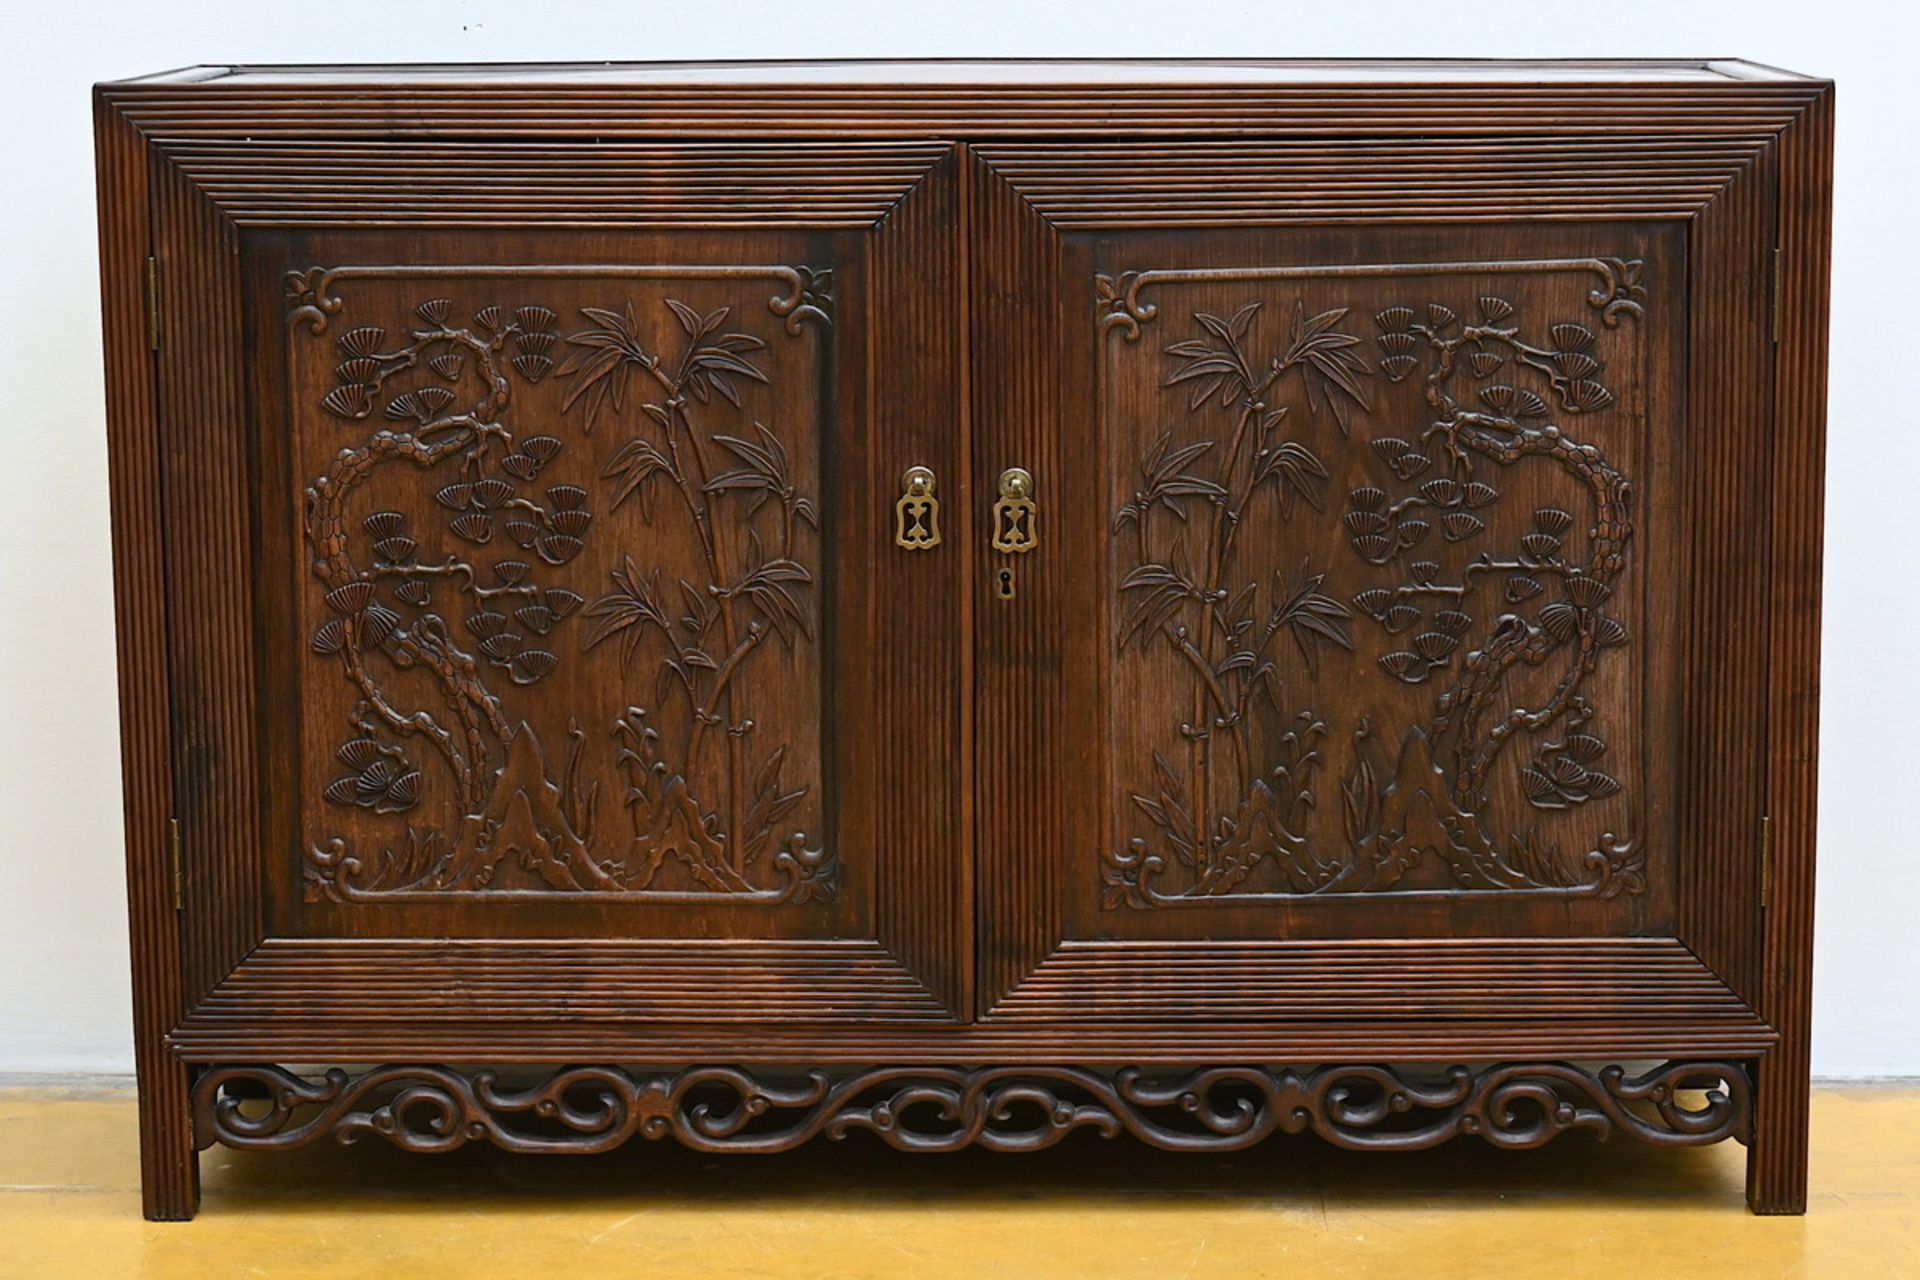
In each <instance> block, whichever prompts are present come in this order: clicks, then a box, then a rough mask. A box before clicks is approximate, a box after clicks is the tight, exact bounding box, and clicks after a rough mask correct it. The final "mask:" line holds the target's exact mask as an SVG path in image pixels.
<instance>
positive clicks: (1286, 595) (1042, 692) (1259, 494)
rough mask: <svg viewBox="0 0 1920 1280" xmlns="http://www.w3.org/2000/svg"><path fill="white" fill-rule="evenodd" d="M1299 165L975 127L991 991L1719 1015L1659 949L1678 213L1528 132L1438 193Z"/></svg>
mask: <svg viewBox="0 0 1920 1280" xmlns="http://www.w3.org/2000/svg"><path fill="white" fill-rule="evenodd" d="M1382 150H1384V151H1387V152H1391V151H1392V150H1393V149H1392V148H1391V147H1383V148H1382ZM1290 163H1292V162H1291V161H1288V160H1285V159H1284V158H1280V159H1276V158H1275V157H1274V155H1273V154H1271V153H1263V152H1262V151H1261V150H1260V149H1259V148H1256V147H1251V146H1246V145H1239V144H1221V145H1219V146H1217V147H1207V146H1198V145H1194V146H1187V147H1180V148H1165V149H1160V150H1154V149H1150V148H1143V147H1135V146H1121V145H1115V146H1113V147H1112V148H1110V149H1108V150H1106V151H1105V152H1104V153H1103V152H1102V150H1101V149H1100V148H1094V149H1092V150H1091V152H1090V151H1089V149H1087V148H1076V149H1075V151H1074V152H1073V153H1071V154H1069V153H1067V152H1066V151H1064V150H1062V151H1055V150H1054V149H1052V148H1048V147H1044V146H1034V147H1025V148H1012V147H1009V148H1004V149H1001V150H996V151H988V152H986V153H985V154H984V155H977V156H976V166H977V169H976V181H975V191H976V193H977V194H976V197H975V198H976V210H975V216H976V219H977V220H978V222H979V224H980V225H982V226H983V228H984V229H985V231H986V243H987V244H989V245H990V246H992V248H991V249H990V250H989V252H988V253H987V254H986V255H985V260H984V262H983V263H982V265H981V266H980V268H979V269H980V271H981V272H982V273H984V275H985V280H984V281H983V282H982V283H983V284H984V286H985V287H984V289H983V293H982V296H984V297H985V298H987V299H989V300H990V303H989V305H988V306H986V307H984V308H976V311H975V317H976V318H975V321H974V325H975V349H976V353H977V360H976V362H977V365H978V370H977V373H976V377H977V379H978V383H979V389H978V393H977V395H976V404H977V405H978V421H979V426H978V429H977V430H976V435H975V452H974V463H975V467H974V470H975V474H976V475H977V476H980V477H982V478H990V477H993V476H995V475H998V474H1000V473H1001V471H1002V470H1003V469H1005V468H1007V467H1015V466H1017V467H1020V468H1022V469H1024V470H1026V471H1028V472H1029V473H1030V474H1031V475H1032V477H1033V479H1032V483H1031V486H1030V490H1031V492H1030V500H1031V502H1032V503H1033V511H1032V514H1031V516H1030V517H1029V519H1030V521H1031V527H1032V532H1033V540H1034V546H1033V547H1032V549H1031V550H1030V551H1027V552H1024V553H1021V554H1002V553H1001V552H999V551H998V550H997V549H995V548H992V547H987V548H983V549H982V554H983V555H984V556H985V557H986V560H987V563H988V565H989V571H988V572H987V573H986V574H985V575H983V579H984V590H983V593H982V597H981V599H979V600H978V601H977V602H976V615H977V616H978V617H979V618H980V619H981V625H980V631H979V634H980V636H981V647H980V653H979V659H978V676H979V698H980V703H979V710H978V733H977V745H978V757H979V758H978V767H979V771H980V777H981V787H982V804H981V806H980V820H979V828H980V837H981V860H980V868H979V880H980V883H979V891H980V899H981V902H982V904H983V909H984V911H985V913H986V918H985V936H984V938H983V943H984V944H985V945H983V948H982V956H983V961H982V963H983V966H984V972H983V978H982V982H981V990H982V998H983V1005H984V1007H985V1009H986V1010H987V1011H989V1012H991V1013H993V1014H995V1015H996V1016H1000V1017H1006V1018H1048V1019H1076V1018H1128V1019H1134V1018H1138V1019H1143V1020H1160V1019H1166V1018H1188V1019H1194V1018H1200V1019H1208V1020H1219V1021H1223V1022H1225V1021H1234V1020H1246V1019H1255V1020H1270V1019H1291V1018H1302V1017H1306V1018H1311V1017H1321V1016H1325V1017H1333V1018H1342V1017H1353V1016H1386V1015H1397V1016H1415V1017H1427V1016H1435V1017H1443V1018H1449V1019H1454V1020H1461V1019H1465V1020H1472V1019H1476V1018H1495V1019H1497V1018H1501V1017H1508V1016H1516V1014H1518V1015H1521V1016H1528V1017H1540V1016H1548V1017H1552V1016H1569V1017H1580V1018H1591V1017H1608V1016H1616V1015H1617V1016H1618V1017H1621V1018H1626V1017H1643V1016H1647V1015H1648V1014H1649V1012H1651V1013H1652V1015H1654V1016H1664V1013H1666V1012H1685V1011H1688V1010H1691V1011H1692V1013H1696V1014H1697V1013H1701V1012H1707V1013H1711V1012H1715V1011H1719V1012H1725V1013H1729V1014H1731V1013H1734V1012H1736V1011H1738V1010H1739V1009H1740V1002H1739V1001H1738V1000H1737V998H1736V996H1735V994H1734V993H1733V992H1732V991H1731V990H1730V989H1729V988H1728V986H1727V984H1726V983H1725V981H1723V980H1722V979H1721V977H1720V976H1719V975H1717V974H1716V973H1714V972H1713V971H1712V970H1710V969H1709V968H1708V967H1707V966H1706V965H1704V964H1702V963H1701V961H1700V960H1699V959H1698V958H1697V957H1696V956H1695V955H1694V954H1693V953H1692V952H1691V951H1690V950H1689V949H1688V947H1687V946H1686V945H1685V943H1684V942H1683V941H1682V940H1681V936H1680V935H1681V933H1682V929H1681V925H1682V924H1683V923H1684V921H1683V917H1685V916H1686V915H1687V913H1688V910H1689V909H1690V908H1689V907H1688V906H1687V904H1686V902H1685V897H1686V894H1687V892H1688V891H1689V889H1690V888H1695V889H1697V888H1698V887H1699V886H1697V885H1693V884H1692V883H1691V882H1692V881H1693V880H1697V879H1698V877H1699V872H1700V870H1701V867H1702V866H1703V865H1704V863H1703V861H1702V859H1703V857H1704V856H1705V855H1704V853H1703V849H1702V842H1703V839H1705V837H1703V836H1702V834H1701V833H1703V832H1706V831H1707V830H1708V829H1709V827H1710V826H1711V825H1712V819H1713V815H1712V814H1710V813H1709V812H1708V811H1707V807H1705V806H1703V802H1702V799H1701V798H1702V797H1703V796H1705V795H1707V793H1708V791H1709V790H1710V780H1707V779H1704V778H1702V777H1695V776H1693V775H1692V774H1690V772H1689V769H1690V762H1693V761H1697V760H1698V759H1699V752H1698V750H1697V747H1698V743H1699V741H1701V740H1705V739H1706V738H1707V737H1708V736H1709V735H1711V734H1712V732H1713V726H1712V725H1710V724H1707V723H1705V722H1704V721H1702V720H1700V719H1699V717H1697V716H1694V717H1692V718H1691V719H1690V715H1691V713H1690V710H1689V707H1690V705H1691V704H1690V703H1689V700H1688V696H1687V695H1688V689H1687V687H1686V686H1687V683H1688V681H1689V678H1690V677H1689V674H1688V673H1689V665H1688V664H1689V663H1690V662H1691V663H1701V662H1702V659H1703V655H1702V654H1701V653H1699V652H1690V651H1689V650H1690V649H1698V648H1699V642H1698V641H1697V640H1692V641H1690V640H1688V639H1687V636H1688V635H1689V634H1692V635H1695V636H1698V635H1700V634H1701V632H1700V631H1699V630H1698V629H1694V630H1693V631H1692V632H1691V633H1690V632H1689V629H1688V627H1687V626H1686V625H1685V623H1686V619H1687V616H1688V614H1689V611H1690V610H1693V609H1696V608H1698V607H1699V606H1700V604H1701V601H1700V599H1699V598H1698V594H1697V590H1696V588H1697V587H1698V586H1699V583H1700V579H1698V578H1697V577H1696V570H1697V569H1698V568H1699V565H1698V564H1696V561H1695V559H1694V557H1693V556H1691V555H1690V554H1689V550H1688V548H1689V546H1690V539H1691V538H1692V536H1693V531H1692V528H1691V525H1690V512H1691V508H1692V505H1693V504H1690V502H1689V501H1688V498H1687V493H1688V485H1689V484H1690V483H1693V482H1695V481H1699V482H1700V483H1702V484H1705V483H1706V482H1705V481H1704V480H1701V479H1700V475H1701V474H1702V473H1698V472H1697V471H1696V470H1691V469H1690V468H1689V465H1688V458H1689V452H1688V451H1689V447H1690V438H1689V421H1690V418H1689V413H1688V402H1689V388H1688V385H1687V344H1688V340H1689V325H1690V320H1689V315H1688V310H1687V298H1688V292H1689V272H1690V269H1691V267H1690V248H1689V234H1688V233H1689V224H1688V221H1687V220H1686V219H1684V218H1679V217H1675V218H1673V219H1660V218H1633V219H1625V218H1617V217H1616V218H1601V217H1579V216H1573V215H1575V214H1577V213H1579V212H1580V211H1581V209H1582V208H1583V206H1582V204H1581V201H1582V200H1589V201H1590V199H1591V198H1590V196H1583V195H1582V194H1581V193H1579V192H1578V191H1575V190H1573V189H1571V188H1566V187H1564V186H1561V185H1556V182H1557V179H1554V178H1553V177H1552V176H1551V175H1552V171H1553V170H1554V169H1555V167H1556V162H1555V161H1554V159H1553V158H1552V157H1550V156H1544V155H1543V156H1541V157H1540V158H1538V159H1536V160H1533V161H1526V160H1515V161H1510V162H1508V167H1509V168H1513V167H1516V166H1518V167H1520V168H1524V167H1525V166H1526V165H1527V164H1528V163H1533V164H1535V165H1537V166H1538V168H1539V169H1540V177H1539V182H1540V184H1541V185H1540V186H1539V187H1537V188H1527V187H1525V185H1524V182H1523V178H1524V175H1516V174H1509V181H1510V183H1512V184H1513V185H1512V186H1511V187H1510V188H1509V189H1506V190H1504V191H1502V190H1497V189H1495V188H1494V186H1493V185H1492V184H1491V182H1490V181H1489V180H1488V179H1486V178H1484V177H1483V178H1480V179H1473V178H1471V177H1469V178H1465V179H1462V182H1463V183H1472V182H1474V181H1478V182H1479V184H1480V186H1479V188H1478V189H1477V190H1478V194H1477V195H1475V194H1473V193H1472V192H1469V193H1468V195H1467V197H1466V198H1465V205H1466V210H1465V212H1466V214H1469V215H1470V214H1473V213H1474V212H1475V209H1476V208H1478V206H1475V205H1474V201H1475V200H1478V201H1479V202H1480V205H1483V206H1485V208H1484V210H1482V211H1481V212H1482V216H1446V217H1442V216H1438V215H1436V216H1434V217H1430V218H1419V217H1407V216H1392V207H1393V204H1394V201H1395V199H1396V197H1394V196H1393V195H1392V194H1391V179H1392V174H1391V169H1392V166H1394V165H1400V166H1402V167H1404V166H1406V165H1408V164H1411V163H1413V161H1412V160H1410V159H1408V158H1407V157H1405V156H1402V157H1400V158H1399V159H1394V158H1393V156H1391V155H1389V156H1388V157H1387V158H1386V159H1384V160H1383V159H1380V158H1378V157H1375V158H1374V159H1372V160H1369V159H1367V158H1366V157H1364V156H1361V157H1359V158H1357V159H1355V158H1350V159H1349V160H1348V161H1346V162H1345V163H1347V164H1348V165H1349V166H1350V167H1352V168H1353V169H1354V170H1355V172H1356V174H1358V175H1361V176H1364V174H1365V172H1366V170H1367V166H1368V165H1369V164H1374V165H1381V164H1384V165H1386V166H1388V169H1387V170H1385V171H1382V172H1381V173H1378V174H1376V175H1375V177H1376V182H1375V184H1374V186H1373V187H1372V188H1369V187H1368V186H1367V185H1366V184H1365V183H1362V182H1359V181H1358V180H1357V179H1356V181H1355V183H1354V185H1353V187H1352V191H1353V194H1351V195H1341V194H1337V193H1335V194H1329V195H1325V196H1324V197H1323V199H1324V200H1325V201H1326V202H1327V203H1328V205H1330V206H1333V207H1330V208H1327V209H1323V210H1321V211H1320V212H1319V213H1318V215H1317V216H1316V215H1315V214H1314V213H1313V211H1311V210H1307V209H1304V208H1300V209H1295V208H1293V207H1292V206H1290V205H1289V204H1288V200H1289V197H1288V195H1287V181H1288V175H1287V165H1288V164H1290ZM1333 163H1338V162H1333ZM1323 190H1324V188H1323ZM1343 190H1345V188H1343ZM1527 190H1531V191H1533V193H1534V194H1533V195H1532V196H1529V197H1528V198H1529V199H1534V200H1537V201H1538V202H1544V203H1545V204H1546V205H1548V206H1550V207H1548V208H1546V209H1545V214H1544V216H1540V217H1520V216H1517V214H1516V212H1515V211H1516V209H1517V208H1518V206H1520V205H1522V204H1524V203H1525V200H1523V199H1522V198H1521V196H1520V195H1518V194H1516V193H1517V192H1521V191H1527ZM1343 200H1345V201H1347V202H1348V203H1349V204H1351V205H1352V208H1351V209H1350V210H1348V212H1350V213H1351V214H1352V215H1353V216H1351V217H1344V216H1341V210H1340V208H1339V207H1338V206H1339V205H1340V203H1341V201H1343ZM1556 200H1558V201H1559V204H1558V205H1555V204H1554V202H1555V201H1556ZM1406 203H1408V204H1409V205H1412V204H1416V203H1417V201H1415V200H1414V199H1413V198H1412V197H1407V198H1406ZM1502 211H1505V212H1506V215H1507V216H1496V215H1498V214H1500V213H1501V212H1502ZM1699 283H1700V282H1699V281H1697V280H1696V281H1695V282H1694V284H1695V286H1696V287H1698V285H1699ZM1721 323H1724V324H1725V325H1727V326H1729V327H1730V331H1731V332H1734V333H1737V334H1743V335H1746V336H1747V337H1749V338H1751V339H1752V340H1753V341H1754V342H1756V343H1764V342H1765V341H1766V334H1765V313H1764V310H1763V309H1762V308H1759V307H1751V308H1749V309H1748V312H1747V313H1737V312H1730V313H1729V314H1727V315H1724V316H1723V317H1722V318H1721ZM1725 336H1726V335H1722V337H1723V338H1724V337H1725ZM1756 357H1757V352H1756ZM989 496H991V495H989ZM1737 572H1738V571H1737V570H1736V573H1737ZM1713 643H1714V644H1715V645H1717V646H1721V647H1723V648H1724V649H1725V650H1727V651H1732V650H1737V649H1738V648H1739V647H1740V646H1741V645H1742V644H1743V641H1742V639H1741V637H1740V635H1739V634H1738V633H1737V632H1733V633H1725V634H1721V635H1720V636H1719V637H1718V638H1717V639H1716V640H1715V641H1714V642H1713ZM1746 643H1750V641H1749V642H1746ZM1724 657H1725V660H1726V661H1728V662H1731V663H1733V664H1735V667H1736V668H1738V665H1739V664H1740V663H1741V662H1742V661H1743V659H1742V657H1741V656H1740V655H1739V654H1737V653H1733V652H1728V653H1726V654H1725V655H1724ZM1694 692H1695V693H1696V694H1697V693H1699V692H1700V691H1699V690H1695V691H1694ZM1690 734H1692V735H1693V738H1692V739H1690V738H1689V735H1690ZM1728 745H1730V746H1731V747H1732V749H1733V751H1734V752H1735V753H1736V754H1737V753H1738V752H1740V751H1741V750H1743V749H1744V750H1751V744H1748V745H1747V746H1746V747H1745V748H1743V747H1742V745H1741V744H1739V743H1731V744H1728ZM1719 767H1722V768H1723V769H1737V768H1738V767H1739V766H1738V765H1737V764H1727V763H1725V762H1722V764H1721V765H1720V766H1719ZM1710 803H1711V802H1710V801H1707V802H1705V804H1706V805H1710ZM1736 887H1744V886H1736Z"/></svg>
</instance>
